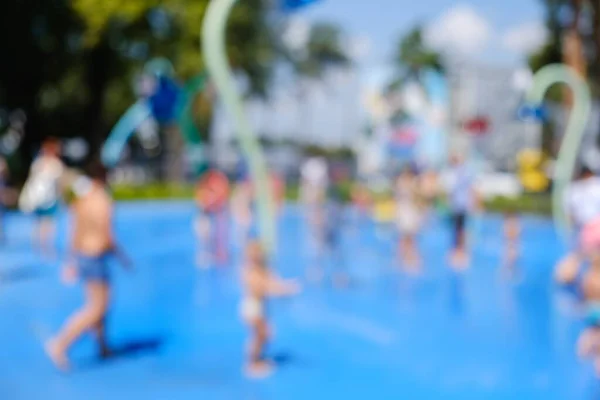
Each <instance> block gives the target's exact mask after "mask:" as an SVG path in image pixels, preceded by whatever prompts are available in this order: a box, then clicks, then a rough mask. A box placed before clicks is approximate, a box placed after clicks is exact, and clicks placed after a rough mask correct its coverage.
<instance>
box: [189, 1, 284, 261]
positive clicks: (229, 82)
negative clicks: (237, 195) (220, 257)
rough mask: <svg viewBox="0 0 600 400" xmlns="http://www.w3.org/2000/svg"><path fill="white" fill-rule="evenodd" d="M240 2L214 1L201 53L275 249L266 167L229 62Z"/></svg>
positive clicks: (267, 241)
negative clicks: (230, 33) (229, 36)
mask: <svg viewBox="0 0 600 400" xmlns="http://www.w3.org/2000/svg"><path fill="white" fill-rule="evenodd" d="M236 1H237V0H212V1H211V2H210V3H209V5H208V9H207V11H206V16H205V17H204V22H203V26H202V31H201V42H202V51H203V54H204V58H205V61H206V67H207V69H208V71H209V74H210V76H211V78H212V80H213V82H214V84H215V86H216V88H217V90H218V92H219V94H220V95H221V98H222V100H223V103H224V104H225V107H226V108H227V110H228V112H229V114H230V115H231V117H232V119H233V122H234V127H235V132H236V135H237V138H238V141H239V143H240V147H241V149H242V152H243V153H244V156H245V157H246V159H247V162H248V165H249V169H250V175H251V177H252V181H253V182H254V187H255V190H256V191H255V193H256V194H255V195H256V196H257V206H258V223H259V228H260V234H261V239H262V242H263V244H264V246H265V249H266V250H267V251H268V252H269V253H272V251H273V250H274V247H275V237H276V235H275V233H276V232H275V231H276V225H275V208H274V205H275V204H274V199H273V198H272V196H271V192H270V190H269V179H268V175H267V166H266V162H265V159H264V156H263V152H262V149H261V147H260V144H259V142H258V140H257V138H256V136H255V135H254V134H253V132H252V128H251V127H250V123H249V122H248V120H247V118H246V114H245V112H244V107H243V101H242V99H241V97H240V95H239V94H238V92H237V90H236V87H235V80H234V75H233V73H232V71H231V67H230V66H229V62H228V60H227V51H226V47H225V40H226V38H225V28H226V26H227V20H228V18H229V14H230V13H231V10H232V8H233V6H234V5H235V3H236Z"/></svg>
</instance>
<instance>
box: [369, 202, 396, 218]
mask: <svg viewBox="0 0 600 400" xmlns="http://www.w3.org/2000/svg"><path fill="white" fill-rule="evenodd" d="M395 215H396V203H395V202H394V199H393V198H391V197H389V198H383V199H380V200H377V201H376V202H375V204H374V205H373V219H374V220H375V222H377V223H380V224H388V223H391V222H393V221H394V217H395Z"/></svg>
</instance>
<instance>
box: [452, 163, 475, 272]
mask: <svg viewBox="0 0 600 400" xmlns="http://www.w3.org/2000/svg"><path fill="white" fill-rule="evenodd" d="M450 165H451V167H450V170H449V171H448V172H449V174H448V177H447V178H448V181H447V193H448V200H449V207H450V212H451V218H452V233H453V238H454V240H453V248H452V252H451V254H450V259H451V262H452V264H453V266H454V267H455V268H460V269H464V268H467V266H468V263H469V255H468V249H467V234H466V228H467V219H468V216H469V214H470V213H471V212H472V211H473V210H474V208H475V207H477V206H478V196H477V193H476V191H475V184H474V176H473V174H472V173H471V171H470V169H469V167H468V166H467V164H466V163H465V159H464V157H463V156H462V155H460V154H459V153H454V154H453V155H452V157H451V159H450Z"/></svg>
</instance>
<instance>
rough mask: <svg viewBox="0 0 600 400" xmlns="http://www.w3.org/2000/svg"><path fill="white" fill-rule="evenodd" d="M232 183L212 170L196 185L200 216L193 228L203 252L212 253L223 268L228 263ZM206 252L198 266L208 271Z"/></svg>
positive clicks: (200, 252)
mask: <svg viewBox="0 0 600 400" xmlns="http://www.w3.org/2000/svg"><path fill="white" fill-rule="evenodd" d="M229 191H230V189H229V180H228V179H227V177H226V176H225V174H223V173H222V172H220V171H218V170H210V171H208V172H207V173H206V174H205V175H204V176H202V177H201V178H200V180H199V181H198V183H197V184H196V191H195V201H196V205H197V207H198V210H199V213H198V216H197V218H196V221H195V224H194V227H195V231H196V235H197V237H198V239H199V242H202V243H201V248H203V250H205V249H207V248H208V249H211V250H212V251H213V252H214V253H213V254H211V257H210V258H212V260H211V262H212V261H216V262H217V263H219V264H223V263H225V262H226V261H227V258H228V254H227V231H226V229H227V205H228V201H229ZM205 253H206V251H202V250H201V251H199V253H198V256H197V265H198V266H201V267H209V266H210V264H211V263H210V262H206V260H205V258H208V257H206V256H205Z"/></svg>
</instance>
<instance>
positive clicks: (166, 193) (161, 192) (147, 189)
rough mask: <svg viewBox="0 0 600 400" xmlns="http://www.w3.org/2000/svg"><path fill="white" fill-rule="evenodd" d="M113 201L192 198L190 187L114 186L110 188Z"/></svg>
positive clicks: (192, 189) (157, 185)
mask: <svg viewBox="0 0 600 400" xmlns="http://www.w3.org/2000/svg"><path fill="white" fill-rule="evenodd" d="M111 192H112V195H113V197H114V199H115V200H118V201H135V200H189V199H192V198H193V196H194V187H193V186H192V185H181V184H161V183H153V184H150V185H143V186H130V185H115V186H112V187H111Z"/></svg>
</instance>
